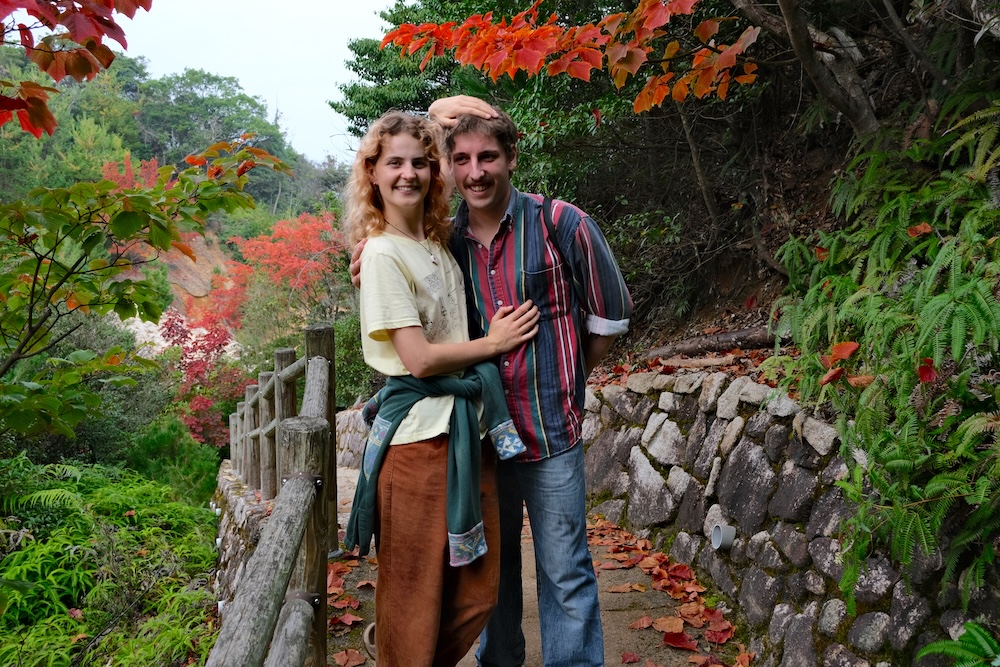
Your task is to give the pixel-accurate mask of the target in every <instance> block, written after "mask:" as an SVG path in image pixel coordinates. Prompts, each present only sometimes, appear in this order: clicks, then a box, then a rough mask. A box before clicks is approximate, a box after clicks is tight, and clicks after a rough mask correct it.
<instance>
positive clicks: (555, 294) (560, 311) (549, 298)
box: [521, 264, 572, 320]
mask: <svg viewBox="0 0 1000 667" xmlns="http://www.w3.org/2000/svg"><path fill="white" fill-rule="evenodd" d="M565 268H566V267H565V266H564V265H562V264H557V265H555V266H551V267H550V266H543V267H539V270H537V271H528V270H525V271H522V272H521V284H522V286H523V288H524V290H523V292H524V298H525V299H531V301H532V303H534V304H535V305H536V306H538V311H539V315H540V319H542V320H554V319H559V318H562V317H566V316H567V315H568V314H569V313H570V298H571V293H572V287H571V285H570V283H569V280H570V278H569V273H568V272H567V271H565V270H564V269H565Z"/></svg>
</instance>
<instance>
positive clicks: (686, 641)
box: [663, 632, 698, 651]
mask: <svg viewBox="0 0 1000 667" xmlns="http://www.w3.org/2000/svg"><path fill="white" fill-rule="evenodd" d="M663 643H664V645H666V646H673V647H674V648H682V649H684V650H685V651H697V650H698V642H696V641H695V640H694V639H692V638H691V637H689V636H688V635H687V633H684V632H667V633H665V634H664V635H663Z"/></svg>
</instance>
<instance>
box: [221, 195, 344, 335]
mask: <svg viewBox="0 0 1000 667" xmlns="http://www.w3.org/2000/svg"><path fill="white" fill-rule="evenodd" d="M230 241H231V242H233V243H235V244H236V246H237V247H238V248H239V251H240V253H241V254H242V255H243V257H244V259H245V260H246V263H240V262H230V263H229V264H228V266H227V269H228V274H229V275H228V279H227V280H226V281H225V283H224V284H222V281H218V280H217V281H216V284H215V285H214V286H213V291H212V304H213V307H214V308H215V311H216V312H217V313H219V314H220V315H221V316H222V318H223V319H224V320H225V321H226V322H227V323H228V324H229V325H230V326H231V327H233V328H234V329H235V328H239V325H240V311H241V309H242V308H243V307H244V305H245V304H246V298H247V296H246V295H247V286H248V285H249V283H250V281H251V280H253V279H254V278H255V276H259V275H262V276H263V277H264V278H265V279H266V280H268V281H269V282H271V283H273V284H275V285H282V286H284V287H286V288H287V289H288V292H289V296H290V297H294V298H295V301H296V302H298V303H304V304H308V305H307V307H312V306H315V305H316V304H321V303H323V302H324V301H326V300H328V297H329V294H330V291H331V290H332V289H335V284H336V283H337V282H338V281H337V280H336V278H335V276H336V274H337V273H338V271H340V270H341V269H342V268H343V267H342V266H341V264H342V263H343V258H344V256H345V253H346V251H347V244H346V240H345V237H344V234H343V232H341V231H340V230H339V229H337V227H336V221H335V220H334V216H333V214H332V213H330V212H323V213H321V214H320V215H312V214H309V213H303V214H301V215H300V216H299V217H298V218H295V219H294V220H279V221H278V222H277V223H275V225H274V227H273V229H272V230H271V233H270V234H264V235H261V236H258V237H256V238H253V239H241V238H237V237H234V238H232V239H230Z"/></svg>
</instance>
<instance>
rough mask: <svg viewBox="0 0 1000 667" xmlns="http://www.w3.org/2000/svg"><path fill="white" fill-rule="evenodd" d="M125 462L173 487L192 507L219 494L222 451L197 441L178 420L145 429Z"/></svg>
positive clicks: (202, 503) (161, 422)
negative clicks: (217, 489)
mask: <svg viewBox="0 0 1000 667" xmlns="http://www.w3.org/2000/svg"><path fill="white" fill-rule="evenodd" d="M125 460H126V465H127V466H128V467H129V468H131V469H132V470H135V471H137V472H140V473H142V474H143V475H145V476H146V477H148V478H149V479H155V480H159V481H160V482H162V483H164V484H167V485H169V486H170V487H171V488H172V489H174V490H175V491H176V492H177V494H178V497H179V498H182V499H184V500H185V501H187V502H189V503H191V504H194V505H205V504H207V503H208V501H209V500H210V499H211V498H212V494H213V493H214V492H215V487H216V475H217V474H218V472H219V450H217V449H216V448H214V447H211V446H209V445H205V444H203V443H200V442H197V441H196V440H195V439H194V438H192V437H191V435H190V433H188V430H187V428H186V427H185V426H184V425H183V424H182V423H181V422H180V421H179V420H178V419H177V418H176V417H168V418H165V419H163V420H161V421H158V422H156V423H154V424H151V425H150V426H149V427H147V428H146V429H144V430H143V431H142V433H141V434H140V435H139V436H138V437H136V439H135V444H134V445H133V446H132V449H131V450H129V452H128V453H127V455H126V457H125Z"/></svg>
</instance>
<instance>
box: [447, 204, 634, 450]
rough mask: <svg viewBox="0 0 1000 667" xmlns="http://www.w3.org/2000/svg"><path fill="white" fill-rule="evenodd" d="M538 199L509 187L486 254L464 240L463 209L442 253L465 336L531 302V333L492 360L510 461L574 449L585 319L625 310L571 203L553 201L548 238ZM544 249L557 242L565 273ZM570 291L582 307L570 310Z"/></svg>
mask: <svg viewBox="0 0 1000 667" xmlns="http://www.w3.org/2000/svg"><path fill="white" fill-rule="evenodd" d="M541 201H542V197H541V196H539V195H532V194H524V193H520V192H518V191H517V190H514V189H513V188H512V194H511V201H510V204H509V206H508V209H507V214H506V215H505V216H504V219H503V220H502V221H501V223H500V229H499V231H498V232H497V235H496V237H495V238H494V239H493V242H492V244H491V245H490V246H489V247H487V246H485V245H483V244H481V243H480V242H479V241H478V240H477V239H476V238H475V237H474V236H472V235H471V234H470V233H469V230H468V208H467V207H466V205H465V203H464V202H463V203H462V205H461V206H460V207H459V210H458V214H457V215H456V217H455V233H454V235H453V236H452V239H451V250H452V254H454V256H455V259H456V260H457V261H458V264H459V266H460V267H461V268H462V273H463V275H464V276H465V281H466V295H467V297H468V304H469V323H470V328H471V334H472V337H473V338H476V337H480V336H483V335H485V333H486V332H487V331H488V329H489V322H490V320H491V319H492V317H493V315H494V314H495V313H496V311H497V309H498V308H499V307H501V306H503V305H514V306H517V305H520V304H522V303H524V302H525V301H527V300H528V299H531V300H532V301H533V302H534V303H535V304H536V305H537V306H538V308H539V310H540V311H541V317H540V320H539V331H538V335H537V336H535V338H533V339H532V340H531V341H530V342H529V343H528V344H527V345H524V346H522V347H520V348H518V349H516V350H513V351H512V352H510V353H507V354H504V355H501V356H500V357H499V359H498V363H499V369H500V375H501V378H502V380H503V385H504V394H505V398H506V400H507V406H508V408H509V410H510V414H511V418H512V419H513V421H514V425H515V426H516V427H517V430H518V433H519V434H520V436H521V439H522V440H523V441H524V443H525V445H526V446H527V451H526V452H525V453H523V454H521V455H520V456H519V457H518V459H517V460H520V461H537V460H540V459H544V458H549V457H551V456H555V455H556V454H559V453H561V452H563V451H565V450H566V449H568V448H570V447H572V446H573V445H574V444H576V443H577V442H579V440H580V438H581V436H582V412H583V400H584V390H585V383H586V379H587V378H586V377H585V371H586V369H585V359H584V354H583V352H584V351H583V342H584V336H585V334H586V331H587V328H586V326H587V321H588V320H590V319H591V318H598V319H599V320H603V321H609V322H611V323H622V322H624V323H626V326H627V320H628V318H629V316H630V315H631V312H632V299H631V297H630V296H629V293H628V289H627V288H626V286H625V282H624V279H623V278H622V275H621V271H620V270H619V268H618V264H617V263H616V262H615V259H614V256H613V255H612V253H611V249H610V247H609V246H608V244H607V241H606V240H605V239H604V235H603V234H602V233H601V231H600V229H599V228H598V226H597V223H596V222H594V220H593V219H591V218H590V217H589V216H587V215H586V214H584V213H583V212H582V211H581V210H580V209H578V208H576V207H575V206H573V205H572V204H569V203H566V202H563V201H559V200H553V207H552V219H553V221H554V223H555V228H556V236H557V237H558V238H557V239H550V238H549V235H548V232H547V230H546V228H545V224H544V221H543V220H542V217H541V214H542V211H541ZM554 243H559V244H560V248H562V251H563V255H565V256H566V257H567V261H568V262H569V264H570V266H566V265H565V264H564V263H563V262H562V259H561V257H560V254H559V252H558V251H557V250H556V248H555V247H554V245H553V244H554ZM571 281H575V282H576V284H577V288H578V289H574V286H573V283H572V282H571ZM578 293H579V294H582V295H583V296H582V298H583V299H584V300H585V301H586V303H584V304H580V303H578V300H577V294H578ZM599 333H600V332H599ZM619 333H620V332H619Z"/></svg>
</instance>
